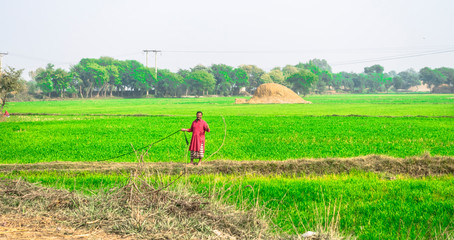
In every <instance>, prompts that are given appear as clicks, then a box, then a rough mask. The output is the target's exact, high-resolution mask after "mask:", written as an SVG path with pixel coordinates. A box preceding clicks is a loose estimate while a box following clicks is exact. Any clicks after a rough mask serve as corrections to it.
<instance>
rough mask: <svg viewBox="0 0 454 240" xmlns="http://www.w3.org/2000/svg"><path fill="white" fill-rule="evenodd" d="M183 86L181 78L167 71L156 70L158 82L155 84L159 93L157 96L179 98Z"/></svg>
mask: <svg viewBox="0 0 454 240" xmlns="http://www.w3.org/2000/svg"><path fill="white" fill-rule="evenodd" d="M183 84H184V81H183V78H182V77H181V76H180V75H178V74H176V73H172V72H171V71H169V70H167V69H159V70H158V81H157V83H156V89H157V92H158V93H159V94H158V96H160V97H164V96H174V97H179V96H181V95H182V92H183V91H182V90H183V88H182V86H183Z"/></svg>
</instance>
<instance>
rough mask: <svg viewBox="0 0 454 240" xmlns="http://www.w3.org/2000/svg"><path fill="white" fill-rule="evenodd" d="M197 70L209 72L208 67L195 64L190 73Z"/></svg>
mask: <svg viewBox="0 0 454 240" xmlns="http://www.w3.org/2000/svg"><path fill="white" fill-rule="evenodd" d="M199 70H203V71H206V72H210V68H209V67H205V66H204V65H202V64H197V65H196V66H195V67H193V68H191V72H195V71H199Z"/></svg>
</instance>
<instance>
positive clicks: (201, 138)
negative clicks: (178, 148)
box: [181, 111, 210, 166]
mask: <svg viewBox="0 0 454 240" xmlns="http://www.w3.org/2000/svg"><path fill="white" fill-rule="evenodd" d="M202 116H203V113H202V112H200V111H199V112H197V119H196V120H194V122H192V125H191V128H189V129H184V128H183V129H181V131H183V132H192V138H191V145H189V151H191V163H190V164H194V159H195V158H198V159H199V162H198V163H197V165H199V166H200V165H202V158H203V153H204V149H205V132H210V128H209V127H208V124H207V122H205V121H204V120H202Z"/></svg>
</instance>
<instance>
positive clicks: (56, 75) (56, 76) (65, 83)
mask: <svg viewBox="0 0 454 240" xmlns="http://www.w3.org/2000/svg"><path fill="white" fill-rule="evenodd" d="M52 82H53V86H54V89H55V91H57V92H60V97H61V98H63V97H64V95H65V91H66V89H67V88H68V87H69V84H70V83H71V76H70V74H69V73H68V72H67V71H65V70H63V69H61V68H58V69H56V70H55V71H54V72H53V74H52Z"/></svg>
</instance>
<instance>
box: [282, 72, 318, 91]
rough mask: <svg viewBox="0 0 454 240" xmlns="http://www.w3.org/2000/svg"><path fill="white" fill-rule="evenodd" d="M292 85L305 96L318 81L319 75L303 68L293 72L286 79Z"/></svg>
mask: <svg viewBox="0 0 454 240" xmlns="http://www.w3.org/2000/svg"><path fill="white" fill-rule="evenodd" d="M286 81H287V82H289V83H290V84H291V86H292V89H293V90H294V91H296V92H298V93H299V92H300V91H301V92H302V93H303V94H304V96H306V94H308V93H309V91H310V89H311V87H312V85H314V84H315V83H316V82H317V81H318V77H317V75H315V74H314V73H312V72H310V71H309V70H305V69H303V70H301V71H299V72H297V73H294V74H292V75H291V76H290V77H289V78H287V79H286Z"/></svg>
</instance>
